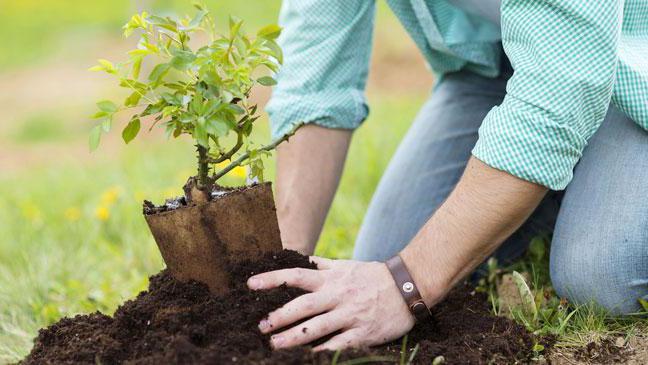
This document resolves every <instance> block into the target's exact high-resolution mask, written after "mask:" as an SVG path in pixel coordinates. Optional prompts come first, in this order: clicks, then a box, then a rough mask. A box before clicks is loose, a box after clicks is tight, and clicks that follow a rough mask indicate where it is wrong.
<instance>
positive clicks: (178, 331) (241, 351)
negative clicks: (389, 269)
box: [23, 251, 533, 365]
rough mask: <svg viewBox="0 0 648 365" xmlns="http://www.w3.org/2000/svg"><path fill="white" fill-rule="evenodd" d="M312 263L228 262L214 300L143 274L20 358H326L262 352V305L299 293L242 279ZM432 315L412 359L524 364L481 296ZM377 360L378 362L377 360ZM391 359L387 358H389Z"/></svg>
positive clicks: (285, 259)
mask: <svg viewBox="0 0 648 365" xmlns="http://www.w3.org/2000/svg"><path fill="white" fill-rule="evenodd" d="M290 267H306V268H315V265H314V264H312V263H310V262H309V261H308V258H307V257H305V256H302V255H299V254H297V253H295V252H292V251H283V252H281V253H278V254H275V255H269V256H267V257H265V258H264V259H263V260H260V261H258V262H249V261H248V262H243V263H241V264H238V265H237V266H236V267H232V268H231V271H232V277H233V278H235V279H236V280H233V283H234V284H232V288H231V289H232V290H231V292H230V293H229V294H227V295H225V296H221V297H216V296H213V295H211V294H210V293H209V291H208V289H207V286H205V285H203V284H201V283H198V282H188V283H182V282H179V281H177V280H175V279H173V278H172V277H171V276H170V275H169V274H168V273H167V272H166V271H163V272H161V273H159V274H157V275H155V276H152V277H151V280H150V286H149V290H148V291H144V292H142V293H140V294H139V295H138V296H137V298H135V299H134V300H130V301H127V302H126V303H124V304H123V305H122V306H121V307H119V308H118V309H117V311H116V312H115V314H114V316H112V317H110V316H106V315H104V314H101V313H98V312H97V313H94V314H90V315H79V316H76V317H74V318H64V319H62V320H61V321H59V322H58V323H56V324H54V325H52V326H50V327H48V328H46V329H42V330H40V331H39V334H38V337H37V338H36V340H35V345H34V348H33V349H32V352H31V353H30V354H29V356H28V357H27V358H26V359H25V360H24V361H23V364H79V363H87V364H99V363H100V364H114V363H132V364H156V365H158V364H170V363H182V364H207V363H209V364H328V363H330V362H331V359H332V357H333V356H334V354H333V353H330V352H326V353H317V354H315V353H312V352H311V351H310V348H309V347H301V348H296V349H291V350H282V351H272V350H271V349H270V347H269V346H268V336H265V335H262V334H261V333H260V332H259V331H258V330H257V324H258V323H259V321H260V320H261V319H262V318H263V317H264V316H265V315H266V314H267V313H268V312H270V311H272V310H274V309H276V308H278V307H280V306H282V305H283V304H285V303H287V302H288V301H290V300H291V299H293V298H295V297H297V296H299V295H301V294H303V293H304V292H303V291H301V290H298V289H294V288H288V287H280V288H277V289H274V290H269V291H265V292H251V291H249V290H248V289H247V288H246V286H245V282H246V280H247V278H248V277H249V276H251V275H253V274H257V273H260V272H265V271H270V270H275V269H281V268H290ZM433 312H434V318H435V320H434V321H431V322H428V323H423V324H419V325H417V326H416V327H415V328H414V329H413V330H412V332H410V334H409V339H408V348H409V351H411V350H412V347H414V346H415V344H417V343H418V344H419V349H418V352H417V354H416V357H415V360H414V363H415V364H431V363H432V361H433V360H434V359H435V358H436V357H437V356H443V357H444V358H445V363H446V364H487V363H489V364H490V363H497V364H499V363H501V364H513V363H527V362H529V360H530V359H529V356H530V349H531V346H532V344H533V341H532V338H531V336H530V335H529V333H527V332H526V331H525V330H524V328H523V327H521V326H519V325H517V324H515V323H514V322H511V321H510V320H508V319H506V318H502V317H494V316H492V315H491V314H490V312H489V306H488V304H487V301H486V298H485V297H484V296H482V295H480V294H475V293H474V292H473V291H471V290H470V289H469V288H468V287H467V286H462V287H460V288H457V289H455V290H454V291H453V292H452V293H451V294H450V295H449V297H448V298H447V299H446V300H445V301H444V302H443V303H441V304H439V305H437V306H436V307H435V308H434V310H433ZM400 349H401V341H400V340H399V341H395V342H394V343H391V344H387V345H384V346H380V347H376V348H371V349H359V350H351V351H346V352H344V353H343V354H342V355H341V356H340V358H339V361H343V360H347V359H354V358H360V357H367V356H382V357H385V356H387V357H389V358H391V359H394V361H398V359H399V357H400ZM385 363H386V362H385ZM391 363H394V362H391Z"/></svg>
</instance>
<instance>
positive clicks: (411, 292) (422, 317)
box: [385, 255, 431, 322]
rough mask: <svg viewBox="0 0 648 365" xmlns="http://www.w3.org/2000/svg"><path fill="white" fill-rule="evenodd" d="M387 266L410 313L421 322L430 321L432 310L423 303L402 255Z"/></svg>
mask: <svg viewBox="0 0 648 365" xmlns="http://www.w3.org/2000/svg"><path fill="white" fill-rule="evenodd" d="M385 265H386V266H387V270H388V271H389V273H390V274H391V276H392V279H393V280H394V283H395V284H396V288H397V289H398V291H399V293H400V296H401V297H402V299H403V300H404V302H405V304H406V305H407V307H408V309H409V311H410V313H411V314H412V315H413V316H414V317H415V318H416V320H417V321H419V322H422V321H426V320H428V319H429V318H430V316H431V314H430V309H429V307H428V306H427V304H426V303H425V301H423V298H422V297H421V293H420V292H419V289H418V286H417V285H416V282H415V281H414V279H413V278H412V276H411V275H410V273H409V270H408V268H407V266H406V265H405V263H404V262H403V259H402V258H401V257H400V255H396V256H394V257H392V258H390V259H389V260H387V261H386V262H385Z"/></svg>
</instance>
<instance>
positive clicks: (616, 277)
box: [550, 237, 648, 315]
mask: <svg viewBox="0 0 648 365" xmlns="http://www.w3.org/2000/svg"><path fill="white" fill-rule="evenodd" d="M605 238H606V237H599V239H600V240H605ZM608 238H610V237H608ZM620 241H621V242H619V240H616V239H611V240H609V241H602V242H606V244H605V247H600V246H599V247H592V245H591V243H590V242H578V241H577V240H574V239H573V238H572V239H571V240H570V241H569V242H566V241H561V238H560V237H554V241H553V243H552V252H551V267H550V269H551V270H550V273H551V280H552V284H553V286H554V289H555V290H556V292H557V294H558V295H559V296H561V297H563V298H567V299H568V300H569V301H570V302H571V303H573V304H576V305H580V304H595V305H598V306H600V307H602V308H604V309H605V310H606V311H608V312H609V313H610V314H614V315H622V314H629V313H634V312H637V311H639V310H640V305H639V302H638V299H639V298H642V297H644V298H645V297H646V296H647V295H648V273H646V272H641V271H642V270H644V271H645V270H646V268H647V267H648V263H647V262H646V257H645V255H641V254H639V255H636V254H633V252H632V249H630V250H625V251H624V250H623V249H619V247H623V244H627V243H628V242H627V240H624V239H621V240H620Z"/></svg>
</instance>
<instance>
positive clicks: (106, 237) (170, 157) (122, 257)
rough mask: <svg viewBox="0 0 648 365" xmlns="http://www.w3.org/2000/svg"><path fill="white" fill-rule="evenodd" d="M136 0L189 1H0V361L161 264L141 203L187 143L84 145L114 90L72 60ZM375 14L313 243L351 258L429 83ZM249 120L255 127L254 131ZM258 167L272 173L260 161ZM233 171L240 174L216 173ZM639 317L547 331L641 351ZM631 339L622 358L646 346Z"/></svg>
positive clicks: (99, 43) (400, 36) (239, 8)
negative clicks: (346, 140)
mask: <svg viewBox="0 0 648 365" xmlns="http://www.w3.org/2000/svg"><path fill="white" fill-rule="evenodd" d="M146 3H148V4H149V5H150V6H152V7H154V8H155V9H163V10H164V11H166V12H169V13H170V12H173V11H174V10H177V9H183V11H184V10H186V9H187V8H189V6H190V5H189V2H187V1H184V0H152V1H131V0H95V1H93V2H92V6H89V5H88V2H87V1H81V0H69V1H65V2H61V1H55V0H21V1H10V0H0V9H2V11H0V33H2V34H3V35H4V34H6V35H8V36H7V37H5V38H4V39H3V42H2V43H1V44H0V232H2V234H1V235H0V363H7V362H15V361H17V360H19V359H21V358H23V357H24V356H25V355H26V354H27V353H28V352H29V351H30V349H31V347H32V344H33V338H34V337H35V336H36V334H37V331H38V329H39V328H41V327H43V326H46V325H49V324H52V323H54V322H56V321H58V320H59V319H60V318H61V317H63V316H73V315H75V314H78V313H91V312H94V311H96V310H100V311H102V312H104V313H108V314H112V313H113V312H114V310H115V309H116V308H117V307H118V305H119V304H120V303H122V302H123V301H125V300H126V299H128V298H132V297H133V296H134V295H136V294H137V293H138V292H140V291H141V290H144V289H146V288H147V286H148V280H147V278H148V276H149V275H152V274H155V273H157V272H159V271H160V270H161V269H162V267H163V265H162V261H161V259H160V256H159V253H158V252H157V248H156V247H155V244H154V242H153V240H152V238H151V237H150V234H149V232H148V229H147V227H146V224H145V222H144V220H143V218H142V216H141V212H140V210H141V202H142V200H144V199H151V200H153V201H156V202H160V201H162V199H164V198H165V197H168V196H173V195H178V194H180V187H181V186H182V184H184V182H185V181H186V178H187V176H189V175H192V174H193V173H194V171H193V165H194V156H193V149H192V147H191V146H190V145H189V144H188V143H187V141H174V142H171V143H166V142H165V141H164V139H163V138H161V136H160V135H159V134H157V133H155V132H154V133H152V134H151V135H146V134H145V138H143V139H141V140H138V141H134V142H133V143H131V144H130V145H129V146H127V147H124V146H123V145H122V143H121V141H120V140H119V136H118V133H115V134H114V135H112V136H111V137H110V138H107V139H106V140H104V142H105V143H104V144H103V145H102V147H101V148H100V150H98V151H97V152H96V153H94V154H92V155H91V154H89V153H88V150H87V133H88V131H89V129H90V128H91V126H92V122H91V121H90V120H89V118H88V115H91V114H92V113H93V111H94V102H95V101H96V100H97V99H100V98H117V97H124V96H125V95H123V94H120V93H119V91H117V90H116V89H115V88H114V87H113V82H112V80H110V79H109V78H106V77H104V76H102V75H98V74H93V73H88V72H86V71H85V70H86V69H87V68H88V67H90V66H92V65H93V64H94V63H95V60H96V59H97V58H100V57H105V58H110V59H112V60H118V59H122V58H123V57H124V56H125V55H124V54H123V51H124V50H125V49H127V45H125V44H124V43H123V40H122V39H121V38H120V37H119V36H118V32H119V27H120V25H121V23H123V22H124V21H125V20H126V19H127V17H128V16H129V15H130V14H131V12H132V11H134V10H135V7H142V6H144V5H145V4H146ZM208 3H210V5H211V6H212V7H213V8H214V9H216V10H217V12H218V14H219V17H220V19H221V21H223V22H224V21H225V20H226V17H227V15H228V14H230V13H231V14H236V15H239V16H241V17H242V18H244V19H246V20H248V22H249V24H250V29H252V28H254V27H257V26H259V25H263V24H265V23H269V22H273V21H275V20H276V14H277V11H278V8H279V4H280V1H279V0H266V1H262V2H258V4H257V3H255V6H249V3H248V2H242V1H233V0H232V1H230V0H225V1H221V0H219V1H216V0H208ZM377 18H378V26H377V30H376V42H375V43H376V45H375V54H374V58H373V60H372V71H371V73H370V80H369V87H368V90H369V92H368V96H369V102H370V104H371V106H372V111H371V115H370V117H369V120H368V121H367V122H366V123H365V124H364V125H363V126H362V128H360V130H359V131H358V132H357V134H356V135H355V137H354V142H353V144H352V147H351V150H350V153H349V161H348V163H347V170H346V172H345V175H344V176H343V179H342V184H341V187H340V190H339V194H338V196H337V197H336V200H335V202H334V204H333V208H332V211H331V214H330V216H329V217H328V220H327V223H326V227H325V230H324V233H323V235H322V240H321V244H320V247H319V248H318V253H319V254H321V255H326V256H330V257H349V256H350V254H351V251H352V244H353V240H354V238H355V235H356V233H357V230H358V228H359V226H360V224H361V221H362V216H363V214H364V211H365V209H366V207H367V205H368V203H369V200H370V198H371V194H372V193H373V190H374V189H375V186H376V184H377V182H378V180H379V178H380V175H381V173H382V171H383V170H384V168H385V166H386V164H387V163H388V161H389V157H390V155H391V154H392V152H393V151H394V149H395V148H396V146H397V144H398V141H399V139H400V137H401V136H402V135H403V134H404V132H405V131H406V129H407V127H408V125H409V123H410V122H411V120H412V118H414V116H415V115H416V113H417V111H418V108H419V107H420V105H421V104H422V103H423V102H424V101H425V100H426V98H427V97H428V95H429V92H430V90H431V85H432V77H431V76H430V74H429V73H428V71H427V70H426V67H425V65H424V63H423V61H422V60H421V57H420V56H419V55H418V53H417V51H416V48H415V47H414V45H413V44H412V42H411V41H410V40H409V39H408V38H407V37H406V35H405V34H404V32H403V30H402V28H401V27H400V25H398V24H397V21H396V20H395V19H394V18H393V16H391V15H390V14H389V13H388V11H387V9H386V6H385V4H384V2H379V11H378V16H377ZM267 96H268V95H267V94H263V95H260V97H259V100H260V101H261V102H263V100H265V99H267ZM117 124H119V121H118V122H117ZM262 125H264V127H263V129H262V130H261V131H259V133H258V134H257V138H258V140H259V141H267V139H268V130H267V127H266V126H265V124H262ZM268 165H269V172H268V174H267V175H268V176H270V177H271V176H272V175H273V173H272V170H273V164H272V161H268ZM412 173H416V172H415V171H412ZM407 178H408V176H403V179H407ZM243 181H244V178H243V177H242V176H240V175H239V176H232V177H230V178H229V180H228V181H227V182H228V183H229V184H232V185H236V184H241V183H243ZM526 269H527V271H529V272H532V271H533V270H532V269H531V268H530V267H528V265H527V268H526ZM532 284H535V283H532ZM545 284H546V280H545V281H544V282H539V283H538V285H537V286H536V287H537V289H538V290H542V287H543V285H545ZM532 286H533V285H532ZM643 322H645V320H644V321H643ZM543 326H544V325H543V324H542V323H540V324H539V327H540V328H543ZM536 327H538V326H536ZM536 327H534V328H532V330H534V331H535V330H537V328H536ZM544 327H546V326H544ZM644 328H645V327H644V325H642V321H640V320H635V321H630V323H628V322H622V323H618V321H617V320H615V319H610V318H606V317H605V316H603V315H600V314H598V313H596V312H592V311H588V310H580V311H578V312H577V313H576V314H575V315H573V316H572V317H570V319H569V320H568V321H567V322H566V324H565V326H563V327H559V326H558V325H556V326H554V327H552V328H551V330H552V331H554V332H556V333H558V334H559V336H560V340H559V344H558V345H559V346H558V347H557V348H558V349H560V354H561V356H562V355H565V356H566V357H567V358H569V359H571V357H570V356H571V354H573V353H574V352H575V351H576V350H577V349H581V348H583V347H584V346H586V345H587V344H588V343H590V342H594V343H599V342H601V341H606V340H605V339H612V340H613V341H615V343H616V338H618V337H623V338H628V342H627V346H628V347H632V348H633V349H637V348H641V346H642V344H645V339H644V338H642V337H641V335H642V334H645V333H646V331H645V330H644ZM624 346H626V345H624ZM643 346H644V347H643V348H644V350H643V352H642V350H633V351H634V354H635V355H634V356H637V355H636V354H641V353H644V354H645V345H643ZM644 363H645V362H644Z"/></svg>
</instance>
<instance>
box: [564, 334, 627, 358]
mask: <svg viewBox="0 0 648 365" xmlns="http://www.w3.org/2000/svg"><path fill="white" fill-rule="evenodd" d="M632 354H633V351H632V350H631V349H629V348H627V347H624V346H617V345H616V344H615V343H614V341H613V340H612V339H610V338H605V339H603V340H601V341H600V342H590V343H588V344H587V345H586V346H585V347H582V348H580V349H578V350H576V352H574V358H575V359H576V360H579V361H583V362H586V363H588V364H620V363H625V362H626V360H627V359H628V356H630V355H632Z"/></svg>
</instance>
